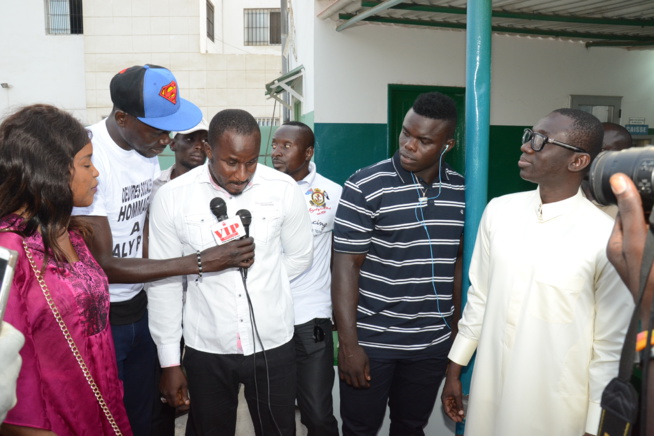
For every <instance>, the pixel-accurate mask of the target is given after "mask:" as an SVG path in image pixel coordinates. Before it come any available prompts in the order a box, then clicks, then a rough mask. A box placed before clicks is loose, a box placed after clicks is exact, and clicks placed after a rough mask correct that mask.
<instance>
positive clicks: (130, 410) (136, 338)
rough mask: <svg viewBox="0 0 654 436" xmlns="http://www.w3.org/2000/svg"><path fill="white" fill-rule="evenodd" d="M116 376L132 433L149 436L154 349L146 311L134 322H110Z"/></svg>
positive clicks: (153, 381)
mask: <svg viewBox="0 0 654 436" xmlns="http://www.w3.org/2000/svg"><path fill="white" fill-rule="evenodd" d="M111 333H112V334H113V337H114V345H115V347H116V361H117V363H118V377H119V378H120V379H121V380H122V381H123V388H124V389H125V396H124V399H123V400H124V403H125V409H127V417H128V418H129V423H130V425H131V426H132V431H133V432H134V436H149V435H150V422H151V420H152V410H153V407H154V395H153V392H154V390H155V371H156V358H157V348H156V346H155V345H154V341H152V337H151V336H150V330H149V329H148V313H147V312H145V314H144V315H143V316H142V317H141V319H140V320H138V321H137V322H135V323H132V324H124V325H112V326H111Z"/></svg>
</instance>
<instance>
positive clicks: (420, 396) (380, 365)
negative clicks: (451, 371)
mask: <svg viewBox="0 0 654 436" xmlns="http://www.w3.org/2000/svg"><path fill="white" fill-rule="evenodd" d="M447 362H448V361H447V357H446V356H443V357H442V358H438V359H435V358H432V359H422V360H410V359H400V360H390V359H389V360H373V359H370V377H371V380H370V388H368V389H354V388H353V387H351V386H349V385H348V384H347V383H345V382H343V381H341V382H340V392H341V418H342V419H343V436H350V435H359V436H364V435H366V436H368V435H370V436H374V435H376V434H377V431H378V430H379V428H380V427H381V424H382V422H383V420H384V414H385V413H386V404H387V403H388V407H389V408H390V412H391V413H390V416H391V428H390V432H389V434H390V435H391V436H394V435H397V436H399V435H420V436H423V435H424V434H425V433H424V431H423V429H424V428H425V426H426V425H427V422H428V421H429V416H430V415H431V412H432V410H433V408H434V403H435V401H436V396H437V394H438V389H439V388H440V385H441V381H442V380H443V376H444V375H445V369H446V368H447Z"/></svg>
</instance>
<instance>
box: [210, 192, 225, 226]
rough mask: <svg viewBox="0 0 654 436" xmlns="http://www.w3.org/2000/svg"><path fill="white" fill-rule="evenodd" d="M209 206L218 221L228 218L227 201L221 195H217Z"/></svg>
mask: <svg viewBox="0 0 654 436" xmlns="http://www.w3.org/2000/svg"><path fill="white" fill-rule="evenodd" d="M209 208H210V209H211V213H212V214H214V216H215V217H216V218H218V221H222V220H224V219H226V218H227V203H225V200H223V199H222V198H220V197H215V198H213V199H212V200H211V202H210V203H209Z"/></svg>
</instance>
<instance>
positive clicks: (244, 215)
mask: <svg viewBox="0 0 654 436" xmlns="http://www.w3.org/2000/svg"><path fill="white" fill-rule="evenodd" d="M236 215H238V216H239V217H240V218H241V222H242V223H243V227H244V228H245V237H246V238H247V237H249V236H250V224H252V214H251V213H250V211H249V210H247V209H241V210H239V211H238V212H236Z"/></svg>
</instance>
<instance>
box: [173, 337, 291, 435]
mask: <svg viewBox="0 0 654 436" xmlns="http://www.w3.org/2000/svg"><path fill="white" fill-rule="evenodd" d="M184 367H185V368H186V374H187V378H188V389H189V394H190V396H191V409H190V411H189V419H190V420H192V426H193V430H194V432H195V434H198V435H202V436H214V435H215V436H222V435H229V436H233V435H234V432H235V429H236V409H237V407H238V390H239V383H242V384H243V385H245V399H246V400H247V403H248V408H249V409H250V416H251V417H252V423H253V424H254V430H255V432H256V434H257V435H258V436H264V435H265V436H275V435H280V436H294V435H295V349H294V345H293V341H289V342H288V343H286V344H284V345H282V346H280V347H277V348H273V349H271V350H266V351H265V355H264V352H258V353H256V354H254V355H250V356H244V355H242V354H212V353H204V352H202V351H198V350H194V349H192V348H190V347H188V346H187V347H186V353H185V354H184Z"/></svg>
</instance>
